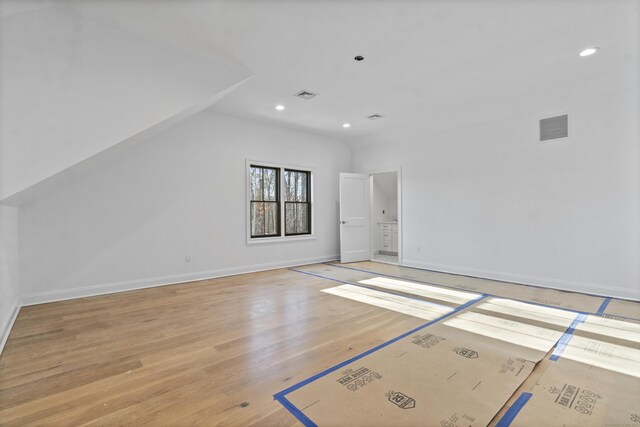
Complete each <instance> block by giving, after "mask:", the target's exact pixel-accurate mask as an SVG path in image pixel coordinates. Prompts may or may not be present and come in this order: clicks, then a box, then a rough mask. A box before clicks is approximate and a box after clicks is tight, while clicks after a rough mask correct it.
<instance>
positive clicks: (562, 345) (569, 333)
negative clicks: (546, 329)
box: [549, 314, 587, 362]
mask: <svg viewBox="0 0 640 427" xmlns="http://www.w3.org/2000/svg"><path fill="white" fill-rule="evenodd" d="M586 319H587V315H586V314H579V315H578V316H576V318H575V319H574V320H573V322H571V325H569V328H568V329H567V330H566V332H565V333H564V334H562V336H561V337H560V340H558V344H556V349H555V350H554V351H553V354H552V355H551V356H550V357H549V360H553V361H554V362H555V361H557V360H558V359H560V356H561V355H562V353H564V350H565V349H566V348H567V345H568V344H569V341H571V337H573V333H574V332H575V330H576V328H577V327H578V325H579V324H580V323H584V321H585V320H586Z"/></svg>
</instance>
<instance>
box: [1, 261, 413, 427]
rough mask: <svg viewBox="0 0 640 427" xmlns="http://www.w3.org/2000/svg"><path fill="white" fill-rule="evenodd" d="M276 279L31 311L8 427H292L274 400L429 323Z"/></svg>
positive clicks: (319, 285)
mask: <svg viewBox="0 0 640 427" xmlns="http://www.w3.org/2000/svg"><path fill="white" fill-rule="evenodd" d="M334 285H335V282H331V281H328V280H325V279H321V278H316V277H312V276H308V275H304V274H300V273H298V272H294V271H291V270H286V269H282V270H274V271H268V272H262V273H254V274H246V275H240V276H233V277H228V278H221V279H216V280H206V281H200V282H193V283H187V284H180V285H173V286H164V287H158V288H152V289H145V290H140V291H132V292H125V293H118V294H111V295H105V296H97V297H91V298H82V299H77V300H72V301H64V302H57V303H50V304H42V305H37V306H30V307H24V308H22V310H21V311H20V315H19V317H18V319H17V320H16V323H15V326H14V328H13V331H12V333H11V336H10V337H9V340H8V342H7V345H6V347H5V350H4V352H3V354H2V357H1V358H0V425H34V424H45V425H83V424H88V425H122V424H128V425H141V424H150V425H158V424H165V425H188V424H200V425H250V424H255V425H294V424H296V423H297V421H296V420H295V418H294V417H293V416H292V415H291V414H289V412H288V411H287V410H286V409H284V408H283V407H282V406H281V405H280V404H279V403H278V402H276V401H274V400H273V395H274V394H275V393H277V392H279V391H281V390H283V389H285V388H287V387H289V386H290V385H292V384H295V383H297V382H299V381H302V380H304V379H306V378H308V377H309V376H311V375H313V374H315V373H317V372H319V371H322V370H324V369H326V368H327V367H330V366H332V365H335V364H336V363H339V362H341V361H343V360H345V359H348V358H349V357H352V356H354V355H356V354H358V353H361V352H362V351H365V350H367V349H369V348H371V347H373V346H375V345H378V344H380V343H382V342H385V341H387V340H389V339H391V338H393V337H395V336H397V335H399V334H401V333H403V332H405V331H407V330H409V329H411V328H414V327H416V326H418V325H420V324H423V323H424V321H423V320H422V319H418V318H415V317H411V316H407V315H403V314H399V313H396V312H393V311H389V310H384V309H381V308H377V307H373V306H369V305H367V304H362V303H358V302H354V301H350V300H347V299H343V298H336V297H334V296H332V295H329V294H325V293H323V292H320V290H321V289H325V288H327V287H330V286H334Z"/></svg>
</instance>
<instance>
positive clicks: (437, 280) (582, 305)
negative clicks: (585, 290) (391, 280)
mask: <svg viewBox="0 0 640 427" xmlns="http://www.w3.org/2000/svg"><path fill="white" fill-rule="evenodd" d="M329 266H331V267H332V268H334V269H336V270H337V269H342V270H345V271H351V272H353V273H361V274H360V275H357V274H353V275H339V274H337V273H335V272H331V270H329V269H328V268H327V267H329ZM307 268H310V269H313V270H314V271H318V272H321V273H320V274H323V275H327V276H328V275H330V276H331V277H334V276H335V277H339V276H340V277H350V278H351V279H349V280H352V279H353V280H364V279H366V278H372V277H375V276H373V275H375V274H376V273H379V274H386V275H391V276H394V277H396V278H398V279H400V280H403V279H404V280H408V281H411V280H417V281H421V282H429V283H431V284H434V285H443V286H449V287H453V288H457V289H461V290H470V291H473V292H478V293H486V294H491V295H495V296H500V297H504V298H511V299H517V300H521V301H528V302H532V303H537V304H544V305H549V306H553V307H560V308H566V309H569V310H574V311H583V312H589V313H597V312H598V310H599V309H600V307H601V306H602V304H603V303H604V302H605V300H606V298H605V297H599V296H592V295H585V294H581V293H576V292H565V291H559V290H556V289H548V288H540V287H535V286H527V285H514V284H511V283H506V282H499V281H494V280H489V279H481V278H476V277H468V276H460V275H455V274H448V273H440V272H435V271H427V270H419V269H415V268H408V267H399V266H393V265H388V264H381V263H376V262H357V263H350V264H325V265H314V266H305V267H304V269H307ZM349 269H352V270H349ZM353 269H359V270H365V271H360V272H358V271H356V270H353ZM343 280H347V279H343ZM623 303H626V301H623ZM611 304H614V301H611V303H610V304H609V306H611ZM630 304H636V306H635V307H638V306H640V303H633V302H630ZM616 307H617V304H614V305H613V307H612V308H611V310H615V309H616ZM633 307H634V306H631V307H627V308H625V312H627V311H626V310H629V311H633V310H634V308H633ZM611 314H614V313H611ZM628 317H634V316H628Z"/></svg>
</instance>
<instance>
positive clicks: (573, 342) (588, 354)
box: [490, 316, 640, 427]
mask: <svg viewBox="0 0 640 427" xmlns="http://www.w3.org/2000/svg"><path fill="white" fill-rule="evenodd" d="M490 425H492V426H494V425H497V426H502V425H511V426H539V425H540V426H542V425H565V426H611V427H613V426H637V425H640V325H639V324H638V323H635V322H634V323H632V322H628V321H619V320H615V319H608V318H603V317H598V316H587V317H586V319H585V320H584V322H581V323H580V324H578V325H577V326H576V329H575V331H574V332H573V334H572V335H571V337H570V339H569V340H568V341H567V343H566V345H565V346H564V348H563V350H562V352H561V353H560V355H559V357H558V358H557V359H555V360H544V361H543V362H542V363H541V364H539V365H538V366H537V367H536V369H535V372H534V374H533V375H532V376H531V377H530V378H528V379H527V381H526V382H525V383H524V384H523V385H522V386H521V388H520V389H519V390H518V392H516V394H515V395H514V396H513V398H512V399H511V401H510V402H509V404H508V407H506V408H504V409H503V410H502V411H501V414H499V415H498V416H497V417H496V418H495V419H494V420H493V422H492V423H491V424H490Z"/></svg>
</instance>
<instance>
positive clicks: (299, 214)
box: [284, 169, 311, 236]
mask: <svg viewBox="0 0 640 427" xmlns="http://www.w3.org/2000/svg"><path fill="white" fill-rule="evenodd" d="M309 175H311V174H310V173H309V172H307V171H297V170H292V169H285V170H284V188H285V199H284V225H285V227H284V234H285V236H296V235H300V234H310V233H311V206H310V205H311V203H309V181H310V179H309Z"/></svg>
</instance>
